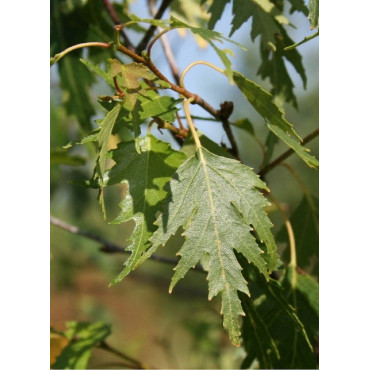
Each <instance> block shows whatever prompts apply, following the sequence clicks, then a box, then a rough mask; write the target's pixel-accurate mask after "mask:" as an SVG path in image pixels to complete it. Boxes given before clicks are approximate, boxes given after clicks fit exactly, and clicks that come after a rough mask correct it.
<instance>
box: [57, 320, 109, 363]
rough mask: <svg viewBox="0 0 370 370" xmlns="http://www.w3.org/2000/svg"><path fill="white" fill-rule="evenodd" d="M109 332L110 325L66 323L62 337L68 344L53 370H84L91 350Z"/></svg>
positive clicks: (100, 323)
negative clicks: (66, 339)
mask: <svg viewBox="0 0 370 370" xmlns="http://www.w3.org/2000/svg"><path fill="white" fill-rule="evenodd" d="M110 332H111V329H110V325H107V324H105V323H102V322H95V323H84V322H67V330H66V331H65V332H64V335H65V336H66V337H67V338H68V339H69V341H70V342H69V344H68V345H67V346H66V347H65V348H64V349H63V352H62V353H61V354H60V355H59V357H58V358H57V360H56V362H55V363H54V364H53V369H86V368H87V365H88V361H89V358H90V356H91V351H92V348H93V347H94V346H95V345H96V344H98V343H100V342H102V341H103V340H104V339H105V338H106V337H107V336H108V335H109V334H110Z"/></svg>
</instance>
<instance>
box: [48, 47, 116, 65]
mask: <svg viewBox="0 0 370 370" xmlns="http://www.w3.org/2000/svg"><path fill="white" fill-rule="evenodd" d="M91 47H99V48H106V49H108V48H110V47H111V44H108V43H106V42H83V43H82V44H76V45H73V46H71V47H69V48H67V49H65V50H63V51H62V52H60V53H58V54H55V55H54V56H53V57H52V58H50V66H52V65H53V64H55V63H56V62H58V61H59V60H60V59H62V58H63V57H64V56H65V55H67V54H68V53H70V52H72V51H74V50H78V49H83V48H91Z"/></svg>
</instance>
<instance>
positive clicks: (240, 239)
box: [139, 148, 276, 346]
mask: <svg viewBox="0 0 370 370" xmlns="http://www.w3.org/2000/svg"><path fill="white" fill-rule="evenodd" d="M258 189H264V190H267V187H266V185H265V184H264V183H263V182H262V181H261V180H260V179H259V178H258V176H257V175H256V174H255V173H254V172H253V171H252V169H250V168H249V167H246V166H244V165H242V164H240V163H239V162H237V161H235V160H233V159H229V158H225V157H220V156H218V155H215V154H212V153H210V152H209V151H208V150H206V149H204V148H201V149H198V150H197V152H196V155H195V156H193V157H191V158H189V159H188V160H187V161H186V162H185V163H184V164H182V165H181V166H180V167H179V169H178V170H177V171H176V173H175V175H174V177H173V179H172V180H171V182H170V183H169V187H168V192H169V194H170V196H169V197H168V198H167V201H166V204H165V210H164V212H163V215H161V216H160V217H159V218H158V220H157V221H156V224H157V225H158V229H157V230H156V231H155V233H154V234H153V236H152V238H151V239H150V241H151V242H152V246H151V247H150V248H149V250H148V251H147V252H146V253H144V254H143V257H142V258H141V261H139V263H141V262H143V261H144V260H145V259H147V258H149V257H150V256H151V255H152V254H153V253H154V252H155V251H156V249H157V248H158V247H159V246H160V245H165V244H166V242H167V241H168V240H169V238H170V237H171V235H173V234H175V233H176V231H177V230H178V229H179V228H180V227H183V228H184V230H185V231H184V235H185V238H186V240H185V243H184V245H183V246H182V247H181V249H180V251H179V252H178V254H179V255H180V256H181V259H180V261H179V263H178V265H177V266H176V268H175V274H174V276H173V278H172V281H171V285H170V292H171V291H172V289H173V288H174V286H175V285H176V283H177V282H178V281H179V280H180V279H181V278H183V277H184V276H185V274H186V273H187V271H188V270H189V269H191V268H192V267H194V266H195V265H196V264H197V263H198V262H201V264H202V266H203V268H204V269H205V270H206V271H208V276H207V280H208V284H209V296H208V297H209V299H212V298H213V297H214V296H216V295H218V294H219V293H221V299H222V308H221V313H222V314H223V317H224V320H223V322H224V327H225V328H226V329H227V330H228V332H229V336H230V339H231V341H232V342H233V343H234V345H236V346H238V345H240V339H239V336H240V329H239V324H238V316H239V315H244V313H243V310H242V307H241V304H240V300H239V298H238V291H240V292H244V293H246V294H249V290H248V287H247V282H246V280H245V279H244V278H243V276H242V274H241V267H240V265H239V263H238V261H237V259H236V257H235V253H234V251H238V252H240V253H242V254H243V255H244V256H245V258H246V259H247V260H248V261H249V262H250V263H252V264H254V265H255V266H256V267H257V268H258V270H259V271H260V272H261V273H262V274H263V275H264V276H265V278H266V279H268V271H271V270H273V269H274V267H275V263H276V245H275V242H274V239H273V236H272V234H271V231H270V228H271V226H272V224H271V222H270V221H269V219H268V217H267V215H266V214H265V212H264V210H263V208H264V207H265V206H266V205H267V204H268V202H267V200H266V199H265V198H264V197H263V195H262V194H261V193H260V191H258ZM252 228H253V230H254V231H255V233H256V235H257V236H258V238H259V239H260V240H263V241H264V243H265V245H266V249H267V253H266V254H263V251H262V250H261V248H260V247H259V246H258V244H257V242H256V240H255V238H254V237H253V236H252V234H251V231H252Z"/></svg>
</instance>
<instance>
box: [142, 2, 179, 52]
mask: <svg viewBox="0 0 370 370" xmlns="http://www.w3.org/2000/svg"><path fill="white" fill-rule="evenodd" d="M171 2H172V0H163V1H162V4H161V6H160V7H159V9H158V12H157V13H156V15H155V16H154V19H161V18H162V16H163V13H164V12H165V10H166V9H167V7H168V6H169V5H170V3H171ZM156 28H157V26H155V25H154V24H153V25H151V26H150V27H149V28H148V30H147V31H146V33H145V35H144V37H143V38H142V40H141V41H140V42H139V44H138V46H137V47H136V52H137V53H138V54H140V53H141V52H142V51H143V50H144V49H145V48H146V46H147V45H148V42H149V40H150V39H151V38H152V36H153V34H154V31H155V30H156Z"/></svg>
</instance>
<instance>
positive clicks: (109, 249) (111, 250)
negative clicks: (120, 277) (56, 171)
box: [50, 216, 206, 273]
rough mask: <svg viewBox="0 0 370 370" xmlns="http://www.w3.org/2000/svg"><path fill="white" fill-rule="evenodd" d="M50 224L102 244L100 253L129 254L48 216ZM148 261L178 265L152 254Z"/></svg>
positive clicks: (97, 237) (123, 249) (87, 232)
mask: <svg viewBox="0 0 370 370" xmlns="http://www.w3.org/2000/svg"><path fill="white" fill-rule="evenodd" d="M50 223H51V224H52V225H54V226H56V227H59V228H60V229H63V230H65V231H68V232H70V233H72V234H76V235H81V236H84V237H85V238H87V239H90V240H94V241H96V242H98V243H100V244H102V247H101V248H100V251H101V252H105V253H123V254H131V252H129V251H127V250H126V249H125V248H123V247H121V246H120V245H118V244H115V243H112V242H110V241H108V240H106V239H104V238H102V237H101V236H99V235H96V234H93V233H90V232H89V231H84V230H81V229H80V228H78V227H77V226H74V225H70V224H68V223H66V222H64V221H62V220H60V219H59V218H56V217H54V216H50ZM150 259H151V260H152V261H156V262H162V263H166V264H169V265H177V263H178V260H176V259H172V258H167V257H163V256H158V255H155V254H152V255H151V256H150ZM193 269H194V271H198V272H203V273H205V272H206V271H205V270H204V269H203V268H202V267H201V266H199V265H197V266H195V267H194V268H193Z"/></svg>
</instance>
